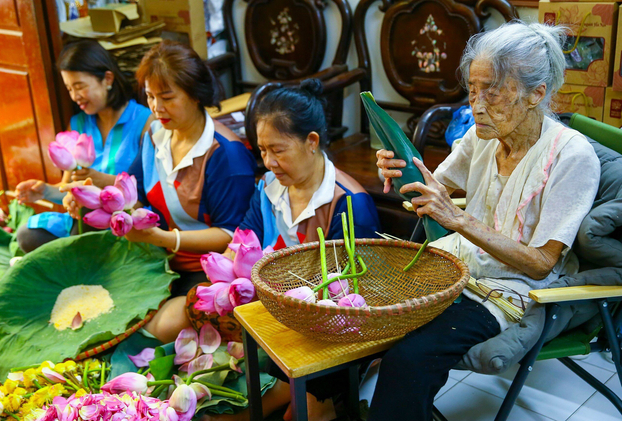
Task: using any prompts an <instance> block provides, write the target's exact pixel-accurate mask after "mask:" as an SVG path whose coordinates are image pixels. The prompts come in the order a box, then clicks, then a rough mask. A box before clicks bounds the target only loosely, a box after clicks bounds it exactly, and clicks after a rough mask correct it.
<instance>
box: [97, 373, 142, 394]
mask: <svg viewBox="0 0 622 421" xmlns="http://www.w3.org/2000/svg"><path fill="white" fill-rule="evenodd" d="M101 389H102V390H103V391H104V392H108V393H111V394H119V393H123V392H128V391H129V392H138V393H141V394H142V393H145V392H146V391H147V389H148V386H147V377H145V376H143V375H142V374H138V373H123V374H121V375H120V376H117V377H115V378H114V379H112V380H110V381H109V382H108V383H106V384H105V385H103V386H102V388H101Z"/></svg>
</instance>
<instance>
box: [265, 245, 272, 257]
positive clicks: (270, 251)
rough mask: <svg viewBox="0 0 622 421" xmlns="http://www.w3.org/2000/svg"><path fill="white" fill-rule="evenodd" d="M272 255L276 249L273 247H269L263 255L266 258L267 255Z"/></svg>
mask: <svg viewBox="0 0 622 421" xmlns="http://www.w3.org/2000/svg"><path fill="white" fill-rule="evenodd" d="M270 253H274V248H273V247H272V246H268V247H266V248H265V249H263V255H264V256H265V255H266V254H270Z"/></svg>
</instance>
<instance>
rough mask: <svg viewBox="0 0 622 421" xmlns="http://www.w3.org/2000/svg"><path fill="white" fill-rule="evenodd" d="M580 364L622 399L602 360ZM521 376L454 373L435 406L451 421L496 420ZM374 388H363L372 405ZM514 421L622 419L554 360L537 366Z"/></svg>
mask: <svg viewBox="0 0 622 421" xmlns="http://www.w3.org/2000/svg"><path fill="white" fill-rule="evenodd" d="M577 363H578V364H579V365H581V366H582V367H583V368H584V369H586V370H587V371H588V372H590V373H591V374H592V375H594V376H595V377H596V378H597V379H598V380H601V381H604V382H606V385H607V386H608V387H609V388H611V389H612V390H613V391H614V392H616V393H617V394H618V396H622V387H621V386H620V381H619V380H618V377H617V375H616V374H615V368H614V366H613V364H612V363H611V362H609V361H607V360H606V359H605V357H604V356H603V355H602V354H597V353H596V354H591V355H590V356H589V357H588V358H587V359H584V360H578V361H577ZM515 373H516V369H514V370H509V371H508V372H506V373H504V374H502V375H498V376H487V375H483V374H477V373H472V372H470V371H458V370H453V371H451V372H450V374H449V380H448V382H447V384H446V385H445V386H444V387H443V388H442V389H441V390H440V392H439V393H438V395H437V396H436V399H435V405H436V407H437V408H438V409H439V410H440V411H441V413H443V415H444V416H445V417H447V419H448V420H449V421H488V420H494V418H495V415H496V413H497V411H498V409H499V406H500V405H501V402H502V400H503V397H504V396H505V394H506V392H507V390H508V388H509V385H510V383H511V381H512V379H513V377H514V374H515ZM551 379H555V381H551ZM374 384H375V378H374V377H371V378H368V379H366V381H365V382H364V383H363V385H362V387H361V399H369V400H371V395H372V393H373V387H374ZM509 420H510V421H551V420H554V421H614V420H617V421H620V420H622V415H620V413H619V412H618V411H617V410H616V409H615V408H614V406H613V405H612V404H611V403H610V402H609V401H608V400H607V399H605V398H604V397H602V396H601V395H600V394H599V393H597V392H596V391H595V390H594V389H593V388H592V387H591V386H589V385H588V384H587V383H585V382H584V381H583V380H581V379H580V378H579V377H578V376H576V375H575V374H574V373H573V372H571V371H570V370H569V369H567V368H566V367H565V366H563V365H562V364H561V363H560V362H559V361H557V360H548V361H540V362H537V363H536V365H535V367H534V370H533V372H532V373H530V374H529V377H527V382H526V384H525V386H524V387H523V389H522V391H521V393H520V395H519V397H518V400H517V402H516V405H515V407H514V409H513V410H512V413H511V415H510V417H509Z"/></svg>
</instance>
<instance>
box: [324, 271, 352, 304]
mask: <svg viewBox="0 0 622 421" xmlns="http://www.w3.org/2000/svg"><path fill="white" fill-rule="evenodd" d="M337 276H339V274H338V273H331V274H329V275H328V279H332V278H336V277H337ZM349 293H350V287H349V286H348V280H347V279H339V280H337V281H333V282H332V283H330V284H328V296H329V297H330V298H331V299H333V300H337V301H339V299H341V298H343V297H345V296H346V295H348V294H349Z"/></svg>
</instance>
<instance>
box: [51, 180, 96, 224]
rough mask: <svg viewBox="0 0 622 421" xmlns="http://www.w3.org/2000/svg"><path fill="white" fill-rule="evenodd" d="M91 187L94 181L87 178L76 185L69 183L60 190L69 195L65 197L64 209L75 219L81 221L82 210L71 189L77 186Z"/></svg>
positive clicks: (75, 183)
mask: <svg viewBox="0 0 622 421" xmlns="http://www.w3.org/2000/svg"><path fill="white" fill-rule="evenodd" d="M81 185H84V186H91V185H93V180H91V179H90V178H87V179H86V180H84V181H78V182H74V183H68V184H65V185H64V186H62V187H61V188H59V189H58V190H60V191H61V192H62V193H67V194H66V195H65V197H63V207H64V208H65V209H66V210H67V213H68V214H69V215H71V217H72V218H73V219H80V208H81V206H80V205H79V204H78V202H77V201H76V198H75V197H74V196H73V194H72V193H71V189H72V188H74V187H76V186H81Z"/></svg>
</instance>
